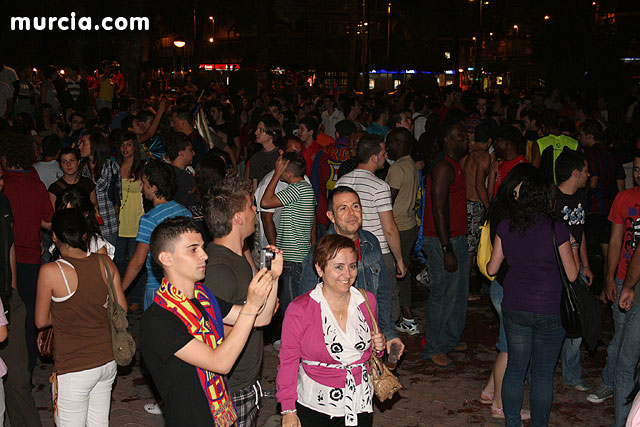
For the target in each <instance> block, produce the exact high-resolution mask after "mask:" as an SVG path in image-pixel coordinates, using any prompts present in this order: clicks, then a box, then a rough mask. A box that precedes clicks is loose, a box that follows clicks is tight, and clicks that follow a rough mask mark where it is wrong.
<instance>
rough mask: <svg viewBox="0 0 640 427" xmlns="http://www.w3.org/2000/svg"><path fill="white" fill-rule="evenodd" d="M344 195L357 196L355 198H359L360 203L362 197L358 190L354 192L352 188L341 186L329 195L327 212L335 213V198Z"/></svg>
mask: <svg viewBox="0 0 640 427" xmlns="http://www.w3.org/2000/svg"><path fill="white" fill-rule="evenodd" d="M344 193H351V194H355V196H356V197H357V198H358V201H360V196H359V195H358V192H357V191H356V190H354V189H353V188H351V187H347V186H346V185H339V186H337V187H335V188H334V189H333V191H331V192H330V193H329V197H327V210H328V211H331V212H333V198H334V197H335V196H337V195H338V194H344Z"/></svg>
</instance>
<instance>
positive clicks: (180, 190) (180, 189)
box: [172, 166, 196, 208]
mask: <svg viewBox="0 0 640 427" xmlns="http://www.w3.org/2000/svg"><path fill="white" fill-rule="evenodd" d="M172 167H173V170H174V171H175V172H176V184H177V185H176V194H175V196H173V200H175V201H176V202H178V203H180V204H181V205H182V206H185V207H186V208H189V207H190V206H193V205H194V204H195V200H194V198H193V195H192V194H189V193H191V191H192V190H193V188H194V187H195V186H196V177H195V176H193V175H191V174H190V173H189V172H187V171H185V170H184V169H180V168H178V167H175V166H172Z"/></svg>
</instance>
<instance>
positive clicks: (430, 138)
mask: <svg viewBox="0 0 640 427" xmlns="http://www.w3.org/2000/svg"><path fill="white" fill-rule="evenodd" d="M62 70H63V71H64V74H61V70H60V69H59V68H58V67H55V66H48V67H45V68H44V69H42V70H41V71H40V72H39V75H38V77H37V78H34V77H35V76H34V74H33V73H34V70H33V69H32V68H30V67H23V68H20V69H19V71H18V72H17V73H16V71H15V70H13V69H12V68H10V67H8V66H6V65H2V66H1V69H0V117H1V119H0V157H1V159H2V168H1V172H0V190H1V193H2V194H0V211H1V212H2V215H0V235H1V236H2V239H0V254H1V256H2V259H3V263H2V264H0V265H1V266H2V269H3V271H2V274H1V275H0V277H2V281H0V303H1V304H2V306H3V307H4V309H3V310H0V340H2V339H3V338H6V337H7V335H8V341H7V344H6V345H4V346H3V347H0V357H1V358H2V360H3V361H4V362H3V363H4V364H6V369H4V366H3V364H2V363H0V374H4V387H3V388H2V387H0V390H2V389H3V390H4V393H3V395H1V396H0V402H2V403H3V404H4V403H5V402H6V404H4V405H0V408H3V409H2V411H0V412H1V413H0V424H1V422H2V421H3V419H4V408H6V413H7V416H8V417H9V419H10V420H11V425H19V426H39V425H41V422H40V419H39V417H38V410H37V408H36V406H35V403H34V400H33V397H32V395H31V387H32V380H31V378H32V373H33V370H34V367H35V366H36V362H37V359H38V357H39V345H40V344H42V341H43V339H44V338H43V337H44V335H45V333H46V332H47V330H48V329H49V328H52V330H53V332H54V337H55V340H54V348H53V363H54V373H55V375H54V376H53V377H52V386H53V387H52V393H53V394H52V396H53V401H54V407H55V419H56V422H57V425H58V426H61V427H64V426H76V425H78V426H83V425H85V424H86V425H92V426H93V425H95V426H102V425H104V426H106V425H108V422H109V421H108V420H109V408H110V395H111V388H112V385H113V382H114V380H115V378H116V362H115V361H114V357H113V351H112V349H111V344H110V339H109V337H110V336H111V335H110V334H111V332H110V330H109V325H108V322H107V312H106V307H107V305H106V304H105V301H106V299H107V298H108V292H107V285H108V284H109V283H111V284H112V285H113V286H114V287H115V289H116V295H117V300H118V301H117V303H118V304H119V305H120V306H121V307H122V308H124V309H125V310H126V309H128V310H130V311H136V312H140V313H142V312H144V314H143V316H142V322H141V325H140V331H139V334H138V336H139V340H138V347H139V349H140V353H141V357H142V363H143V364H144V366H145V370H146V371H147V372H148V373H149V374H150V376H151V378H152V384H153V385H154V388H155V390H157V392H158V393H157V401H155V402H149V403H148V404H146V405H145V410H147V411H148V412H150V413H154V414H158V415H163V416H164V418H165V422H166V425H168V426H174V425H176V426H177V425H203V426H204V425H216V426H228V425H234V424H237V425H239V426H255V425H256V422H257V414H258V408H259V403H260V399H261V398H262V397H263V396H265V395H269V394H272V395H273V394H275V397H276V399H277V401H278V402H279V404H280V406H281V410H282V425H283V426H287V427H290V426H300V425H302V426H305V425H313V426H319V425H327V426H329V425H347V426H350V425H359V426H366V425H373V399H374V397H373V396H374V391H373V384H372V382H371V377H370V375H369V372H368V368H367V364H366V362H367V360H368V359H369V357H370V356H371V354H372V353H373V352H374V351H375V352H377V353H378V354H380V355H381V354H383V353H389V352H391V351H393V352H394V355H396V354H397V355H398V357H401V356H402V354H403V353H404V352H405V346H404V343H403V339H402V336H403V335H405V334H408V335H417V334H424V337H425V340H424V349H423V355H422V356H423V358H424V359H425V360H427V361H429V362H431V363H433V364H434V365H436V366H437V367H441V368H446V367H448V366H450V365H451V364H452V363H453V360H452V358H451V356H450V354H451V353H453V352H465V351H467V347H468V345H467V343H466V342H464V341H462V340H461V337H462V335H463V332H464V330H465V327H466V314H467V303H468V300H469V298H470V295H469V279H470V277H472V276H474V275H478V274H479V269H478V265H477V264H478V261H477V258H478V259H479V257H478V248H479V241H480V238H481V233H482V229H481V226H482V225H483V224H485V222H486V227H487V228H488V230H489V232H490V241H491V242H492V249H491V253H490V259H489V260H488V263H485V264H484V265H481V266H480V267H481V268H480V270H483V269H484V270H485V272H486V273H487V275H488V276H491V280H488V281H487V282H486V287H487V289H488V293H489V294H490V296H491V302H492V305H493V307H494V308H495V310H496V312H497V314H498V321H499V323H500V329H499V336H498V337H497V344H496V348H497V350H498V352H497V356H496V360H495V364H494V367H493V371H492V374H491V376H490V378H489V380H488V381H487V384H486V386H485V387H484V388H483V390H482V392H481V394H480V396H479V398H480V401H481V402H482V403H485V404H487V405H490V413H491V415H492V416H493V417H495V418H498V419H504V420H505V423H506V425H507V426H519V425H521V424H520V423H521V421H522V420H526V419H531V421H532V425H535V426H543V425H547V423H548V419H549V414H550V411H551V405H552V402H553V376H554V371H555V367H556V365H557V362H558V359H560V361H561V363H560V364H561V366H562V379H563V382H564V383H565V384H566V385H567V386H571V387H574V388H576V389H577V390H580V391H583V392H587V391H591V393H589V394H587V395H586V396H585V398H586V400H588V401H589V402H592V403H595V404H597V403H601V402H603V401H605V400H606V399H609V398H614V406H615V425H616V426H624V425H625V423H629V422H631V420H632V419H635V417H636V413H637V410H636V405H635V403H634V404H632V401H633V400H634V396H635V394H636V393H637V390H638V388H640V387H639V385H638V384H636V383H635V382H634V373H635V367H636V363H637V362H638V359H639V358H640V341H639V340H638V339H637V331H638V330H640V328H639V327H638V325H637V324H636V323H637V320H636V319H637V318H640V316H636V313H637V312H638V310H640V305H639V301H636V299H635V298H636V294H635V292H634V287H635V285H636V283H637V282H638V280H639V279H640V255H635V249H636V247H637V244H638V237H639V236H640V231H638V230H640V227H639V226H637V223H638V221H639V219H640V207H639V206H640V191H639V190H638V186H640V151H637V149H638V143H639V142H640V140H639V137H640V108H637V105H638V102H639V101H640V85H636V86H635V87H634V88H633V90H632V92H631V94H630V95H631V96H630V97H629V98H628V99H621V100H607V99H606V97H604V96H591V95H590V94H588V93H582V92H578V93H564V94H562V93H561V92H560V91H559V90H557V89H553V90H551V91H546V90H545V89H544V88H529V89H523V90H522V91H521V92H519V93H517V94H516V93H514V92H509V91H502V90H490V91H487V92H482V91H479V90H478V89H477V88H472V89H470V90H468V91H465V92H463V91H462V90H461V89H460V88H459V87H456V86H446V87H442V88H436V89H434V90H433V91H425V90H424V89H421V88H415V87H412V86H411V84H408V85H403V86H400V87H399V88H398V89H397V90H395V91H394V92H392V93H388V92H386V91H381V92H377V93H372V94H366V93H365V94H361V93H356V92H351V91H347V90H337V89H336V88H333V89H332V90H331V91H330V92H329V91H324V90H322V89H316V88H312V87H309V86H304V87H299V88H296V90H295V95H296V96H295V98H294V97H293V96H292V94H293V92H292V91H289V90H280V91H273V92H272V91H265V92H263V93H259V94H258V95H257V96H253V97H251V98H250V97H248V96H247V91H246V90H244V89H242V90H233V89H232V88H231V87H227V86H226V85H222V84H217V83H215V82H213V81H212V82H210V81H208V80H207V79H206V78H205V77H203V75H202V74H198V76H196V77H197V78H196V79H194V76H191V75H189V76H187V78H186V79H185V80H184V81H183V82H181V83H179V84H177V83H175V82H174V83H172V84H174V89H173V90H172V91H169V92H168V93H167V92H165V91H164V89H166V84H162V85H159V86H158V85H154V84H152V83H150V84H146V83H145V85H144V87H143V88H142V89H143V90H141V91H140V94H141V96H140V97H138V98H134V97H132V96H130V95H129V89H130V88H129V87H128V85H127V82H126V80H125V77H124V76H123V75H122V73H121V72H120V71H119V65H118V63H117V62H115V61H108V60H105V61H103V62H102V63H101V64H100V69H99V71H98V72H96V73H95V75H92V76H89V75H88V74H87V72H86V70H85V69H84V68H83V67H65V68H63V69H62ZM561 95H562V97H561ZM609 103H610V104H609ZM556 253H557V254H558V256H556ZM557 259H560V260H561V262H560V263H559V262H558V261H557ZM598 260H599V262H593V261H598ZM596 265H601V266H602V267H601V268H602V271H600V272H597V273H600V276H603V277H604V281H603V283H596V282H598V281H597V280H595V278H596V277H597V276H598V275H597V274H595V273H594V272H593V270H592V268H593V267H594V266H596ZM560 268H563V269H564V272H565V274H566V276H567V277H568V279H569V280H572V281H573V280H575V279H576V278H577V277H578V276H581V277H582V278H583V280H584V281H585V282H587V283H588V285H589V286H592V289H599V288H601V289H602V292H598V294H599V296H600V297H601V298H602V300H603V302H610V303H611V305H612V313H613V320H614V335H613V338H612V340H611V341H610V342H609V344H608V348H607V354H608V357H607V363H606V365H605V366H604V368H603V372H602V384H600V385H599V386H597V387H594V389H593V390H591V388H590V386H589V385H587V384H586V383H585V381H584V380H583V379H582V374H581V368H580V348H581V345H583V343H582V338H580V337H578V338H567V337H565V329H564V328H563V325H562V322H561V317H560V299H561V294H562V284H561V277H560ZM420 270H422V272H420V274H418V275H417V277H416V280H418V281H424V282H427V281H428V287H429V295H428V299H427V305H426V323H425V324H424V325H420V324H419V323H418V322H417V321H416V319H415V318H414V315H413V313H412V309H415V308H416V307H415V305H414V304H413V303H412V284H413V283H415V282H414V281H413V277H412V273H411V272H412V271H414V272H415V271H420ZM359 290H360V291H359ZM639 294H640V293H639ZM368 304H370V306H371V308H372V313H373V316H371V315H370V314H369V311H368V310H367V305H368ZM2 313H5V314H6V319H5V318H4V317H3V316H2ZM7 319H8V320H9V321H10V323H9V326H8V331H7V326H6V324H7V322H8V320H7ZM378 327H379V333H374V330H376V329H377V328H378ZM266 344H272V345H273V348H274V349H276V350H277V351H278V352H279V358H280V365H279V367H278V373H277V381H276V383H277V387H276V391H275V392H272V391H269V390H263V389H262V386H261V383H260V375H261V368H262V358H263V352H264V346H265V345H266ZM525 382H526V383H528V385H529V386H530V388H531V394H530V396H531V397H530V405H529V407H530V409H529V410H526V409H523V408H522V406H523V396H524V387H525ZM0 384H2V383H0ZM594 386H595V385H594ZM638 405H640V401H639V403H638ZM632 407H633V409H632ZM630 412H631V415H629V414H630ZM627 418H629V419H627Z"/></svg>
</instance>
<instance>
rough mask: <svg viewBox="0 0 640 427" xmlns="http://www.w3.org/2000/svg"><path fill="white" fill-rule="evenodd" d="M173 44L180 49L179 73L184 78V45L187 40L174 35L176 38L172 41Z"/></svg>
mask: <svg viewBox="0 0 640 427" xmlns="http://www.w3.org/2000/svg"><path fill="white" fill-rule="evenodd" d="M173 44H174V45H175V47H177V48H178V49H181V50H182V59H181V61H180V74H181V75H182V77H183V78H184V47H185V46H186V44H187V42H185V41H184V40H183V39H182V37H176V39H175V40H174V41H173Z"/></svg>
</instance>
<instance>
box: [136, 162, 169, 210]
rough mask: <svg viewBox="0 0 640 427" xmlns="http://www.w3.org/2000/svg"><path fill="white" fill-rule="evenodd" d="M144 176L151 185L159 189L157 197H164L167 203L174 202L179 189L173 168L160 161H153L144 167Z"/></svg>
mask: <svg viewBox="0 0 640 427" xmlns="http://www.w3.org/2000/svg"><path fill="white" fill-rule="evenodd" d="M142 174H143V175H144V176H145V178H146V179H147V181H149V185H151V186H154V185H155V186H156V188H157V189H158V191H157V192H156V196H157V197H159V198H160V197H164V198H165V199H166V200H167V201H171V200H173V197H174V196H175V194H176V188H177V183H176V173H175V171H174V170H173V166H171V165H170V164H169V163H166V162H163V161H162V160H159V159H151V160H149V161H148V162H147V164H146V165H144V168H143V169H142Z"/></svg>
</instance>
